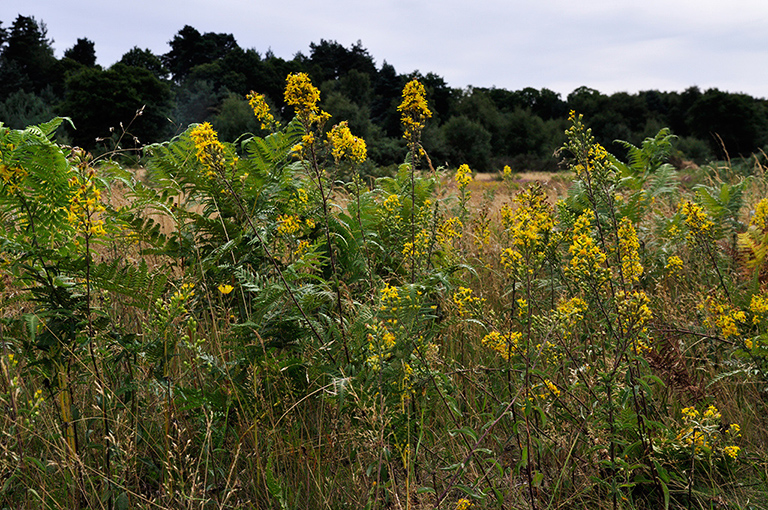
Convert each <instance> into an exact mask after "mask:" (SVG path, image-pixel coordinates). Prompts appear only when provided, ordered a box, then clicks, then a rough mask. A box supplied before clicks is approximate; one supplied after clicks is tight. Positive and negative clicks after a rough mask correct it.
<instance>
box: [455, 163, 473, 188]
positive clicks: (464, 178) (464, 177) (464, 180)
mask: <svg viewBox="0 0 768 510" xmlns="http://www.w3.org/2000/svg"><path fill="white" fill-rule="evenodd" d="M455 179H456V184H458V185H459V190H463V189H465V188H466V187H467V186H468V185H469V183H470V182H472V170H470V169H469V166H467V165H461V166H460V167H459V168H458V169H457V170H456V177H455Z"/></svg>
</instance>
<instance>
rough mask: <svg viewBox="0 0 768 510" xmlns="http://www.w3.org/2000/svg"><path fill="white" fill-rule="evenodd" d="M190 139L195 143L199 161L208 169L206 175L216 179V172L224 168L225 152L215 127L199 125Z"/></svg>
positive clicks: (190, 134)
mask: <svg viewBox="0 0 768 510" xmlns="http://www.w3.org/2000/svg"><path fill="white" fill-rule="evenodd" d="M189 137H190V138H191V139H192V141H193V142H194V143H195V149H197V159H198V161H200V162H201V163H202V164H204V165H205V166H206V167H208V172H207V173H206V175H207V176H208V177H210V178H213V177H215V176H216V172H215V170H216V169H221V168H222V167H223V166H224V163H225V156H224V153H225V150H224V145H223V144H222V143H221V142H219V138H218V134H216V131H214V129H213V126H211V124H210V123H208V122H203V123H202V124H198V125H197V126H195V127H194V128H193V129H192V131H190V132H189Z"/></svg>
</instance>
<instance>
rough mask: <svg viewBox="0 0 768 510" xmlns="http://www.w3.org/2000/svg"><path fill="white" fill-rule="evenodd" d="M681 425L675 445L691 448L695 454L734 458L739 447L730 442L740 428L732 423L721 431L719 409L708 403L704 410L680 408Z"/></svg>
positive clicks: (686, 449) (687, 449) (736, 435)
mask: <svg viewBox="0 0 768 510" xmlns="http://www.w3.org/2000/svg"><path fill="white" fill-rule="evenodd" d="M681 414H682V422H683V426H682V427H681V428H680V429H679V431H678V433H677V435H676V437H675V442H676V447H677V448H682V449H683V450H685V451H690V450H691V449H693V451H694V454H695V455H716V456H720V457H721V458H730V459H735V458H736V457H738V455H739V452H740V451H741V448H739V447H738V446H736V445H732V444H725V443H730V442H732V441H734V440H735V439H737V438H738V437H739V436H740V435H741V433H740V430H741V428H740V427H739V425H738V424H737V423H732V424H730V426H729V427H728V428H727V429H725V431H724V432H723V426H722V424H721V419H722V414H721V413H720V410H719V409H718V408H717V407H715V406H713V405H710V406H708V407H707V409H706V410H705V411H704V412H699V411H698V410H697V409H696V408H695V407H686V408H684V409H682V410H681Z"/></svg>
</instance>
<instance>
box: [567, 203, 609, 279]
mask: <svg viewBox="0 0 768 510" xmlns="http://www.w3.org/2000/svg"><path fill="white" fill-rule="evenodd" d="M592 216H593V213H592V211H591V210H589V209H586V210H585V211H584V213H583V214H582V215H581V216H579V218H578V219H577V220H576V224H575V225H574V227H573V240H572V244H571V246H570V247H569V248H568V252H569V253H570V254H571V255H572V256H573V257H572V258H571V262H570V264H569V265H568V266H567V267H566V268H565V271H566V272H567V273H569V274H570V275H572V276H573V277H574V278H576V279H577V280H578V281H587V280H590V279H591V280H595V281H596V283H598V284H601V283H603V282H604V281H605V280H607V279H608V269H607V268H606V267H605V260H606V255H605V253H604V252H603V250H601V249H600V247H599V246H597V245H596V244H595V240H594V239H592V228H591V226H592Z"/></svg>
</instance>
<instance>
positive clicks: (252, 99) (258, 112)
mask: <svg viewBox="0 0 768 510" xmlns="http://www.w3.org/2000/svg"><path fill="white" fill-rule="evenodd" d="M246 99H248V104H249V105H250V106H251V108H252V109H253V114H254V115H255V116H256V118H257V119H259V122H261V129H272V127H273V126H274V125H275V118H274V117H273V116H272V114H271V113H270V112H269V105H267V102H266V99H265V97H264V94H257V93H255V92H254V91H251V92H250V93H249V94H248V95H247V96H246Z"/></svg>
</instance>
